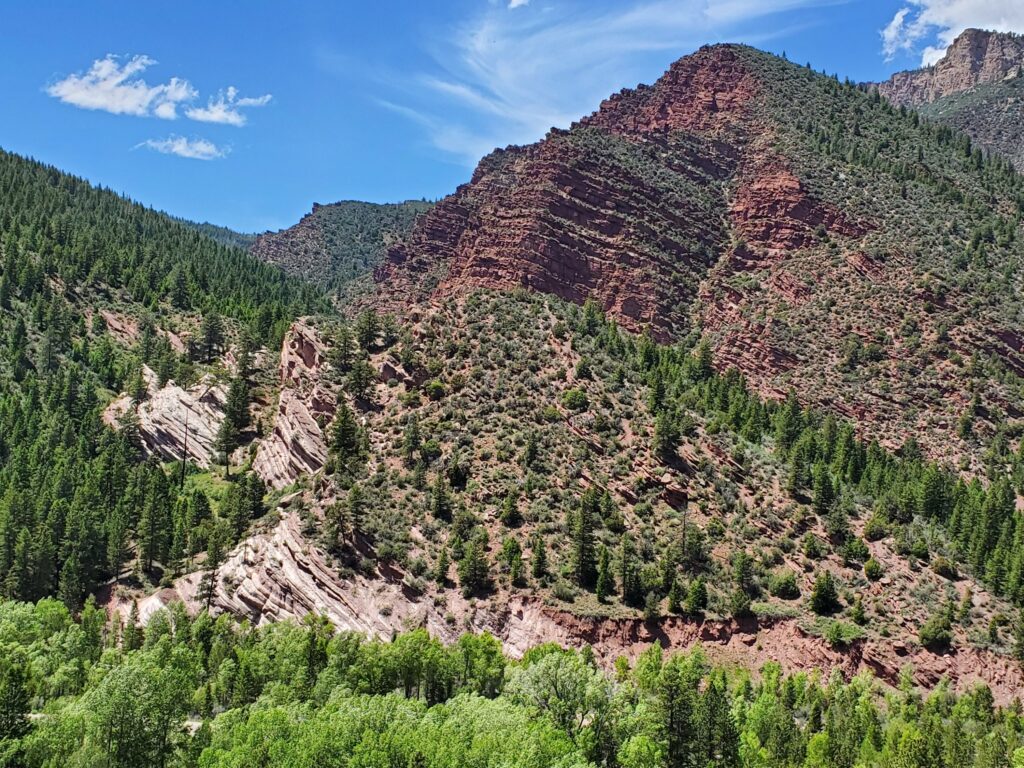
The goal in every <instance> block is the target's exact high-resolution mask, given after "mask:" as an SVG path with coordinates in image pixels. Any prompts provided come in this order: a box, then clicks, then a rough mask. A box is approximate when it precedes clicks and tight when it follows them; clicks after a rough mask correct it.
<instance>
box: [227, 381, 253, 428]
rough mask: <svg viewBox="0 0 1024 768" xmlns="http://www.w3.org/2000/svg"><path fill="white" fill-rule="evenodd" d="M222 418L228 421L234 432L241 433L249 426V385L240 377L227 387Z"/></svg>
mask: <svg viewBox="0 0 1024 768" xmlns="http://www.w3.org/2000/svg"><path fill="white" fill-rule="evenodd" d="M224 418H225V419H226V420H227V419H230V421H231V423H232V424H233V425H234V428H235V430H236V431H238V432H241V431H242V430H244V429H245V428H246V427H248V426H249V422H250V421H251V418H250V415H249V385H248V384H247V383H246V381H245V379H244V378H242V377H241V376H236V377H235V378H233V379H232V380H231V385H230V386H229V387H228V395H227V400H226V402H225V405H224Z"/></svg>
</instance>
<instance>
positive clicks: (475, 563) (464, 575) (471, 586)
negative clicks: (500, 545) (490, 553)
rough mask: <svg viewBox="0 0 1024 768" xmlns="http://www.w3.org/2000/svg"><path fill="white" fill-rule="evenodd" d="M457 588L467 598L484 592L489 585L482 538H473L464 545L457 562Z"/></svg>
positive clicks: (485, 552)
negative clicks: (458, 587)
mask: <svg viewBox="0 0 1024 768" xmlns="http://www.w3.org/2000/svg"><path fill="white" fill-rule="evenodd" d="M458 570H459V586H461V587H462V592H463V594H465V595H466V596H467V597H469V596H471V595H474V594H478V593H480V592H483V591H485V590H486V589H487V588H488V587H489V585H490V570H491V569H490V564H489V563H488V562H487V551H486V548H485V542H484V539H483V537H482V536H474V537H473V538H472V539H470V540H469V542H468V543H467V544H466V547H465V552H464V554H463V556H462V559H461V560H460V561H459V569H458Z"/></svg>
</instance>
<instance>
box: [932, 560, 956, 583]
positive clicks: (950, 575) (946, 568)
mask: <svg viewBox="0 0 1024 768" xmlns="http://www.w3.org/2000/svg"><path fill="white" fill-rule="evenodd" d="M932 570H933V571H935V572H936V573H937V574H939V576H941V577H942V578H944V579H949V580H950V581H953V580H955V579H956V577H957V576H958V574H957V571H956V566H955V565H953V564H952V563H951V562H949V560H947V559H946V558H944V557H942V556H941V555H940V556H939V557H936V558H935V562H933V563H932Z"/></svg>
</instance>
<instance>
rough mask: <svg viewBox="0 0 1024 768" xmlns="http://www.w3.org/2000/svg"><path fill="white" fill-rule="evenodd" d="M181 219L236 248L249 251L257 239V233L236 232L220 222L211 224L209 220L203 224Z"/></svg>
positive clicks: (212, 238) (208, 235)
mask: <svg viewBox="0 0 1024 768" xmlns="http://www.w3.org/2000/svg"><path fill="white" fill-rule="evenodd" d="M181 221H182V222H183V223H185V224H186V225H188V226H190V227H193V228H195V229H196V230H198V231H199V232H201V233H202V234H204V235H206V236H207V237H209V238H210V239H211V240H216V241H217V242H218V243H223V244H224V245H230V246H232V247H234V248H241V249H242V250H246V251H247V250H249V249H250V248H251V247H252V244H253V243H254V242H255V241H256V235H252V234H249V233H246V232H236V231H235V230H233V229H230V228H228V227H222V226H220V225H219V224H211V223H210V222H208V221H204V222H203V223H202V224H197V223H196V222H194V221H186V220H184V219H182V220H181Z"/></svg>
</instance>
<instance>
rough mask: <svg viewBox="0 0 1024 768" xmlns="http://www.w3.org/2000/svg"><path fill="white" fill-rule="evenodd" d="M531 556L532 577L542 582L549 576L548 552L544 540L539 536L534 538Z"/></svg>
mask: <svg viewBox="0 0 1024 768" xmlns="http://www.w3.org/2000/svg"><path fill="white" fill-rule="evenodd" d="M531 549H532V550H533V551H532V554H531V556H530V575H532V576H533V578H534V579H536V580H537V581H542V580H544V579H545V578H547V575H548V551H547V546H546V545H545V544H544V538H543V537H542V536H540V535H539V534H537V535H535V536H534V537H533V545H532V546H531Z"/></svg>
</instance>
